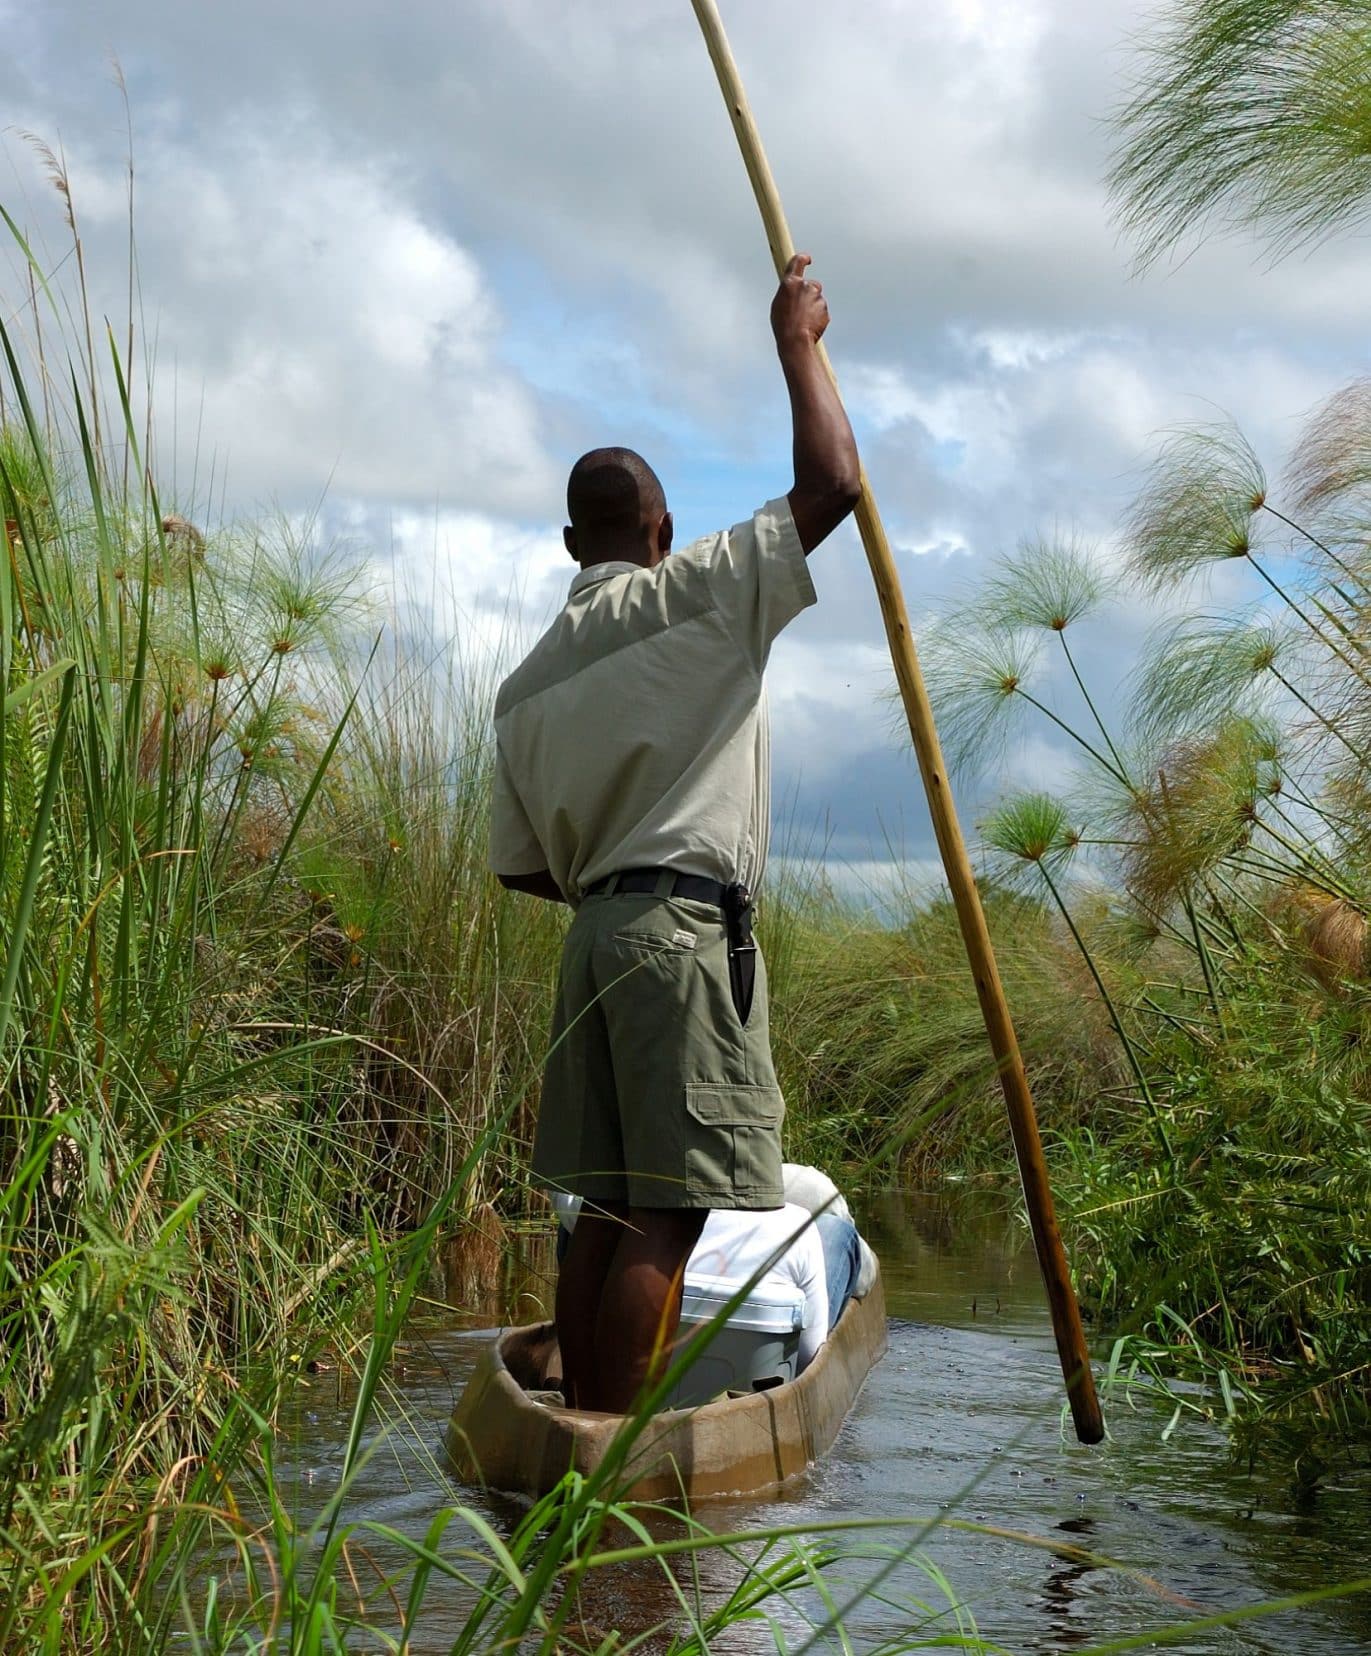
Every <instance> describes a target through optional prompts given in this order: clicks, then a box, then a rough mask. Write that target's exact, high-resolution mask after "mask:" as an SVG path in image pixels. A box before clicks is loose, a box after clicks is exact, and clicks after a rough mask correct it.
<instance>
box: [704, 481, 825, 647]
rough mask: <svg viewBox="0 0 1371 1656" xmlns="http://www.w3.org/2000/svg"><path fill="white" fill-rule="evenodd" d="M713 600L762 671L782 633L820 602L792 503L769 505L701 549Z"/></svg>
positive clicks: (781, 500)
mask: <svg viewBox="0 0 1371 1656" xmlns="http://www.w3.org/2000/svg"><path fill="white" fill-rule="evenodd" d="M701 551H702V555H703V557H704V560H705V568H706V572H707V577H708V580H709V585H710V589H711V591H712V593H713V596H714V601H715V603H716V604H717V605H718V607H719V611H720V613H721V614H722V615H723V617H724V619H725V620H726V621H727V622H728V625H729V628H730V630H731V631H732V632H733V633H734V635H735V636H736V637H737V638H738V640H739V642H740V643H741V644H742V647H743V649H744V651H745V652H746V653H747V655H748V657H749V659H751V660H752V661H753V662H754V663H755V665H756V666H757V667H758V669H760V668H762V667H764V666H765V665H766V658H767V656H768V654H769V653H770V650H771V646H772V644H773V643H774V642H775V640H776V637H777V635H778V634H779V633H780V631H781V629H782V628H783V627H785V626H787V625H788V624H789V623H790V622H791V621H793V620H794V619H795V617H796V616H797V615H798V614H799V613H800V611H801V610H803V609H808V608H809V606H810V605H811V604H813V603H815V602H817V599H818V594H817V593H816V592H815V591H814V582H813V581H812V580H811V579H810V575H809V560H808V559H807V558H806V557H805V553H804V547H803V546H801V545H800V536H799V532H798V531H797V530H796V528H795V519H794V518H793V517H792V516H791V512H790V502H789V501H788V500H787V499H786V497H785V496H784V495H782V496H781V497H780V499H779V500H772V501H769V502H768V503H767V504H766V505H765V506H763V507H762V509H761V510H760V511H759V512H756V513H754V515H753V516H752V518H751V519H750V521H748V522H747V523H737V524H735V525H734V526H733V528H732V529H730V530H729V531H728V533H727V534H723V535H717V536H716V537H715V538H714V539H713V540H712V541H706V542H704V543H703V546H702V548H701Z"/></svg>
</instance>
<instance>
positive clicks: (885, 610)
mask: <svg viewBox="0 0 1371 1656" xmlns="http://www.w3.org/2000/svg"><path fill="white" fill-rule="evenodd" d="M691 4H692V5H693V6H694V8H695V16H696V17H697V19H698V20H699V24H700V28H701V30H702V31H703V33H704V37H705V44H706V45H707V46H708V48H709V56H710V59H711V61H712V62H713V64H714V69H715V73H716V74H717V75H718V77H719V88H720V90H721V91H722V92H723V95H724V102H725V103H726V104H727V105H728V112H729V115H730V117H731V118H732V121H733V129H734V131H735V132H736V133H737V136H738V143H739V146H740V147H741V149H742V152H743V164H744V166H746V168H747V176H748V178H749V179H751V181H752V190H753V194H754V195H755V196H756V198H757V205H758V207H759V208H760V209H761V213H762V222H763V224H764V225H765V226H766V238H767V241H768V242H769V243H770V244H771V258H772V262H773V263H774V264H775V266H776V274H777V275H778V276H779V275H781V274H782V273H783V272H784V270H785V267H786V265H787V264H788V263H789V262H790V259H791V257H792V255H793V254H794V252H795V245H794V243H793V242H792V241H791V238H790V229H789V226H788V225H787V224H786V218H785V211H784V209H783V208H782V206H781V197H780V194H779V192H778V191H777V189H776V182H775V180H774V179H773V178H772V176H771V168H770V167H769V166H768V165H767V159H766V152H765V151H764V150H763V148H762V140H761V136H760V134H759V133H758V131H757V125H756V122H755V121H754V120H753V119H752V111H751V110H750V109H749V108H748V103H747V95H746V93H745V92H744V91H743V83H742V79H741V77H740V76H739V74H738V66H737V64H736V63H734V61H733V54H732V52H731V51H730V50H729V45H728V37H727V36H726V35H725V34H724V26H723V20H722V19H721V18H720V16H719V8H718V6H717V5H716V4H715V0H691ZM816 349H817V350H818V352H819V355H820V357H821V358H822V361H823V364H824V367H825V369H826V370H827V372H828V375H829V378H830V379H832V380H833V383H834V386H835V388H836V386H837V379H836V378H835V376H834V374H833V366H832V364H831V363H830V362H829V360H828V353H827V351H825V350H824V346H823V342H822V341H820V342H819V344H818V346H817V347H816ZM856 518H857V528H858V530H859V532H860V534H861V537H862V545H863V547H865V549H866V556H867V562H868V563H869V564H870V565H871V576H872V579H873V580H874V581H875V583H876V595H877V597H878V598H879V600H880V605H881V616H882V618H883V620H884V621H885V633H886V638H887V639H888V641H889V643H890V654H891V658H892V660H893V661H894V664H895V677H896V680H897V681H898V683H899V686H900V696H901V698H902V700H903V702H904V708H905V714H906V716H907V718H908V720H909V733H910V735H911V736H912V737H913V739H914V752H915V754H916V756H917V758H918V761H919V771H920V774H921V775H922V777H923V784H924V791H925V793H926V794H927V795H928V809H929V813H930V814H931V816H932V818H933V832H934V834H935V835H936V836H937V840H938V850H939V851H940V852H941V853H942V859H943V868H944V869H945V871H946V873H947V883H948V885H949V886H950V887H951V888H952V901H953V903H954V904H955V905H956V910H957V919H958V921H959V922H960V924H961V929H962V939H963V941H964V942H965V944H966V952H967V956H968V958H969V960H970V962H971V974H972V976H973V977H974V979H975V981H976V994H977V996H978V997H979V999H980V1003H981V1013H982V1016H983V1017H984V1018H985V1027H986V1033H987V1034H988V1035H989V1037H990V1045H991V1048H992V1050H993V1052H994V1055H995V1062H996V1067H997V1069H998V1072H999V1077H1000V1084H1001V1086H1002V1087H1003V1089H1004V1097H1005V1103H1006V1105H1007V1106H1008V1109H1009V1129H1010V1133H1011V1135H1012V1137H1013V1140H1014V1153H1015V1155H1016V1157H1017V1158H1018V1163H1019V1176H1020V1178H1021V1179H1022V1180H1023V1193H1024V1201H1025V1203H1026V1204H1027V1207H1028V1218H1029V1223H1030V1225H1031V1226H1032V1230H1033V1242H1034V1246H1035V1247H1036V1249H1037V1253H1038V1264H1039V1265H1040V1267H1041V1269H1042V1275H1043V1283H1044V1286H1045V1287H1046V1289H1047V1303H1048V1308H1049V1310H1050V1311H1051V1314H1052V1332H1053V1334H1054V1335H1055V1336H1056V1341H1057V1356H1058V1358H1059V1359H1060V1361H1061V1366H1062V1375H1063V1378H1064V1379H1065V1381H1066V1395H1067V1399H1068V1401H1069V1403H1070V1405H1071V1418H1072V1420H1073V1421H1074V1422H1075V1426H1076V1436H1077V1437H1078V1438H1079V1439H1080V1440H1081V1442H1082V1443H1098V1442H1099V1441H1100V1439H1101V1438H1102V1437H1103V1436H1104V1420H1103V1418H1102V1416H1101V1414H1100V1403H1099V1398H1098V1397H1097V1396H1096V1393H1095V1377H1094V1374H1093V1372H1092V1371H1091V1367H1090V1353H1089V1351H1088V1350H1087V1349H1086V1344H1085V1331H1084V1329H1083V1328H1082V1326H1081V1313H1080V1307H1079V1306H1078V1305H1077V1304H1076V1295H1075V1292H1074V1290H1073V1288H1072V1286H1071V1273H1070V1270H1069V1269H1068V1267H1067V1263H1066V1250H1065V1249H1064V1248H1063V1247H1062V1237H1061V1232H1060V1230H1058V1228H1057V1217H1056V1213H1055V1211H1054V1209H1053V1205H1052V1190H1051V1187H1050V1185H1049V1184H1048V1179H1047V1164H1046V1162H1045V1160H1044V1159H1043V1145H1042V1138H1041V1136H1040V1135H1039V1132H1038V1121H1037V1117H1036V1115H1035V1114H1034V1111H1033V1096H1032V1094H1031V1093H1030V1091H1029V1087H1028V1077H1027V1075H1026V1074H1025V1072H1024V1066H1023V1058H1022V1056H1021V1054H1020V1052H1019V1043H1018V1039H1017V1038H1016V1036H1015V1034H1014V1025H1013V1023H1012V1021H1011V1019H1010V1016H1009V1007H1008V1005H1007V1003H1006V1001H1005V997H1004V988H1003V986H1002V984H1001V983H1000V974H999V971H998V969H997V967H996V965H995V952H994V949H993V948H992V946H991V942H990V932H989V930H988V929H987V927H986V923H985V912H984V910H983V909H982V908H981V899H980V893H979V892H978V891H977V889H976V876H975V874H974V872H973V870H972V867H971V859H970V858H969V857H968V856H967V853H966V844H965V841H964V840H963V839H962V831H961V827H960V825H959V824H958V822H957V812H956V809H955V807H954V806H953V803H952V793H951V790H950V788H949V787H948V782H947V773H946V771H945V769H944V767H943V756H942V749H941V747H940V745H939V742H938V732H937V729H936V728H935V726H934V723H933V710H932V708H931V707H930V706H929V701H928V692H927V691H926V690H925V688H924V681H923V674H922V673H921V672H920V671H919V659H918V656H917V655H916V653H915V650H914V637H913V634H912V632H911V631H910V626H909V614H908V611H907V610H906V609H905V603H904V594H903V593H902V592H901V590H900V578H899V576H898V575H897V573H896V571H895V560H894V558H893V557H892V556H891V552H890V542H889V541H888V540H887V539H886V534H885V526H884V525H883V524H882V522H881V516H880V513H879V512H878V511H877V510H876V501H875V498H874V496H873V495H872V493H871V485H870V483H869V482H868V480H867V476H866V470H865V468H863V469H862V494H861V499H860V500H859V501H858V503H857V511H856Z"/></svg>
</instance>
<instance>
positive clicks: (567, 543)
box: [562, 523, 581, 563]
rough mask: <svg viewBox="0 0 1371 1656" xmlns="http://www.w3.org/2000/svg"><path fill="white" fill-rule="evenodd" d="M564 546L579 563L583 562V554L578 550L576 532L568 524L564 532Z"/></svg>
mask: <svg viewBox="0 0 1371 1656" xmlns="http://www.w3.org/2000/svg"><path fill="white" fill-rule="evenodd" d="M562 545H563V546H564V547H566V549H567V551H568V552H570V554H571V555H572V557H573V558H575V560H576V562H577V563H580V561H581V554H580V553H579V552H578V551H577V550H576V531H575V530H574V529H573V528H572V527H571V525H570V524H569V523H568V524H567V526H566V528H565V529H563V530H562Z"/></svg>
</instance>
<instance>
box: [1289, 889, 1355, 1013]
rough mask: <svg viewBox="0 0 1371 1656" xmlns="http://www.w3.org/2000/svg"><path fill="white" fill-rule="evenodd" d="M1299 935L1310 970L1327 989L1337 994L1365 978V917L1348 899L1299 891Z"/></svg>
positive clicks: (1303, 890)
mask: <svg viewBox="0 0 1371 1656" xmlns="http://www.w3.org/2000/svg"><path fill="white" fill-rule="evenodd" d="M1298 894H1299V897H1300V898H1301V904H1300V906H1301V909H1302V913H1301V915H1300V919H1301V922H1302V924H1301V927H1300V931H1301V934H1302V937H1303V940H1304V945H1305V949H1306V951H1307V957H1308V961H1309V967H1310V970H1311V971H1312V972H1313V974H1314V976H1315V977H1316V978H1318V980H1319V982H1320V983H1322V984H1323V986H1324V988H1325V989H1330V990H1335V989H1339V988H1341V987H1345V986H1346V985H1347V984H1348V983H1349V982H1355V981H1356V980H1357V979H1359V978H1362V977H1364V976H1365V973H1366V964H1367V922H1366V915H1365V914H1364V913H1363V912H1362V911H1361V910H1360V909H1359V908H1357V907H1355V906H1354V905H1353V904H1352V903H1349V902H1348V901H1347V899H1346V898H1345V897H1330V896H1328V895H1327V893H1325V892H1322V891H1315V890H1313V889H1312V888H1311V887H1308V886H1304V887H1300V888H1298Z"/></svg>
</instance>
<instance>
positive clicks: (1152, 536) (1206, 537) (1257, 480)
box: [1126, 423, 1266, 592]
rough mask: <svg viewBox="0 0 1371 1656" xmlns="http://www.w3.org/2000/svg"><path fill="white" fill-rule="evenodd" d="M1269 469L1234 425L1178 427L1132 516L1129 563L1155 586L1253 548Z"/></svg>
mask: <svg viewBox="0 0 1371 1656" xmlns="http://www.w3.org/2000/svg"><path fill="white" fill-rule="evenodd" d="M1265 500H1266V474H1265V473H1264V472H1263V470H1262V466H1261V462H1260V461H1259V460H1258V459H1257V456H1256V455H1255V454H1254V453H1253V451H1252V448H1251V445H1250V444H1249V443H1248V441H1247V439H1246V438H1245V437H1244V436H1243V435H1242V433H1241V432H1240V431H1239V430H1238V429H1237V427H1236V426H1234V425H1232V424H1231V423H1224V424H1221V425H1208V426H1195V427H1190V428H1188V429H1184V430H1181V431H1177V432H1174V433H1173V434H1172V435H1171V436H1170V437H1169V438H1168V440H1167V441H1166V443H1164V444H1163V446H1162V449H1161V452H1160V453H1159V454H1158V456H1157V458H1156V460H1155V461H1154V462H1153V464H1152V468H1151V471H1150V473H1149V476H1148V479H1147V481H1146V483H1145V484H1144V485H1143V488H1142V490H1141V491H1140V493H1139V495H1138V498H1137V500H1136V501H1135V502H1134V504H1133V507H1132V509H1131V510H1130V512H1129V514H1128V518H1127V522H1126V532H1127V537H1128V542H1129V567H1130V569H1131V571H1132V573H1133V575H1134V576H1135V577H1136V578H1137V579H1138V580H1139V581H1140V582H1141V584H1142V585H1143V586H1144V587H1145V588H1147V589H1149V590H1150V591H1153V592H1158V591H1162V590H1164V589H1166V588H1168V587H1172V586H1176V585H1178V584H1179V583H1180V582H1182V581H1184V580H1187V579H1188V578H1189V577H1190V576H1191V575H1193V574H1194V573H1195V572H1196V571H1197V570H1200V569H1203V568H1204V567H1205V566H1206V565H1208V564H1211V563H1217V562H1221V561H1222V560H1224V559H1226V558H1245V557H1248V556H1250V554H1251V551H1252V545H1253V539H1254V535H1253V518H1254V517H1255V515H1256V513H1257V512H1258V511H1259V510H1260V509H1261V507H1262V505H1263V503H1264V502H1265Z"/></svg>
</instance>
